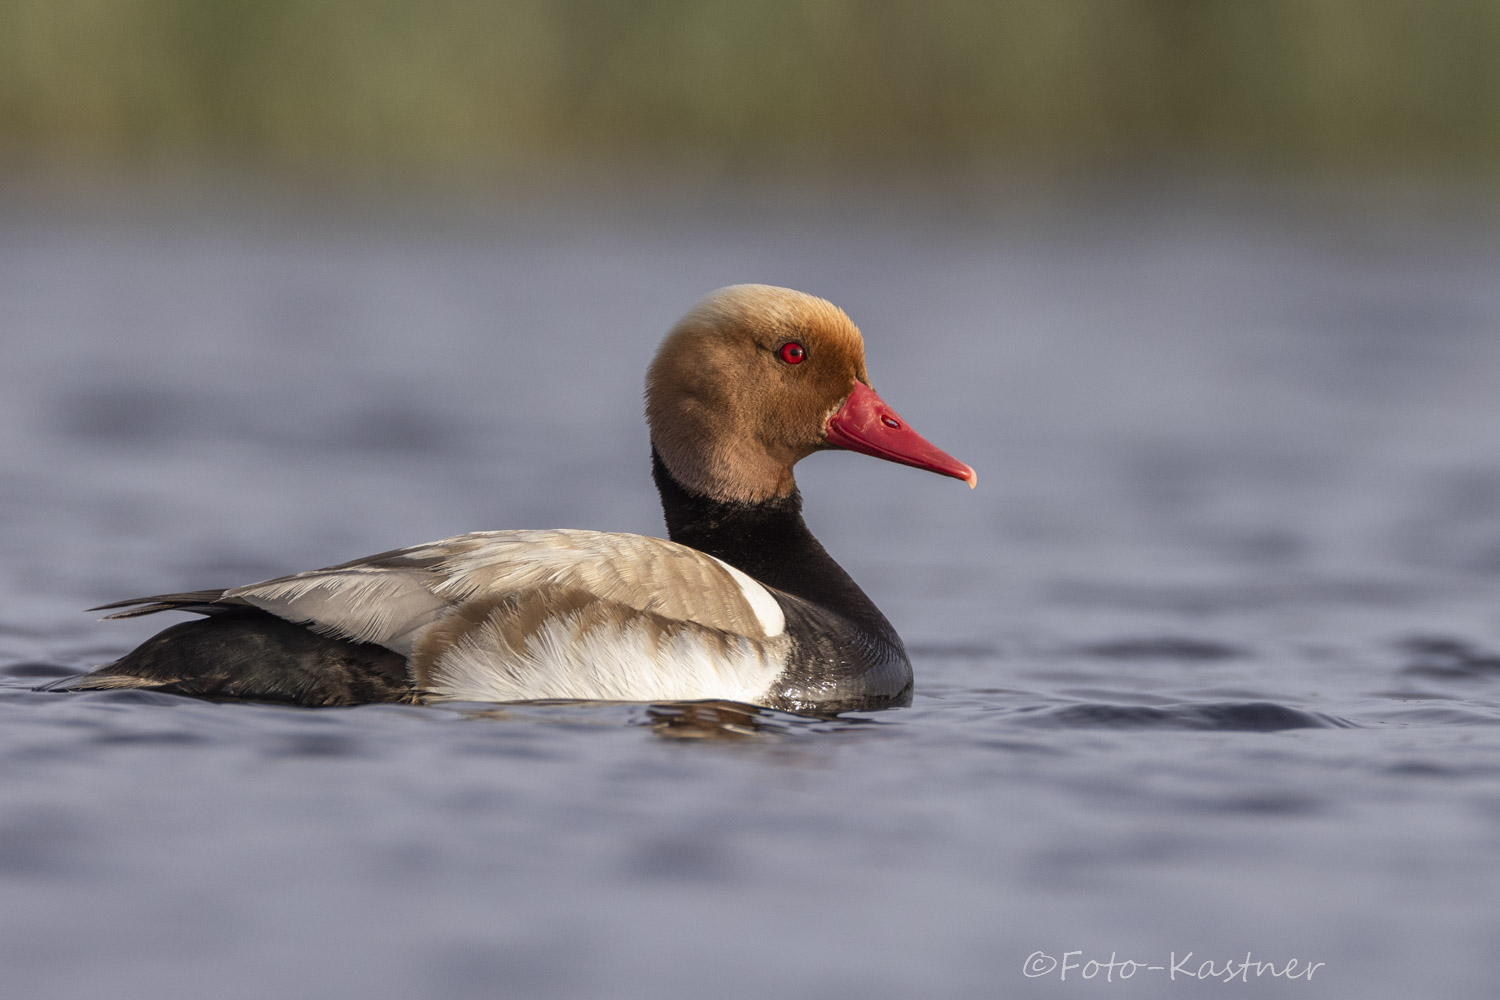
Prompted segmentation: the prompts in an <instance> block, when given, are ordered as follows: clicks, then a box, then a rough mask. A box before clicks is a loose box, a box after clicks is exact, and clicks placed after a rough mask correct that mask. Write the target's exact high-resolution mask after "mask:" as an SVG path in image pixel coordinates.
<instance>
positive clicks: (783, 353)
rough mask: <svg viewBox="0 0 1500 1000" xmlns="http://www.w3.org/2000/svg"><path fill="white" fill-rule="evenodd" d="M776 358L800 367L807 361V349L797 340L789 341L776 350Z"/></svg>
mask: <svg viewBox="0 0 1500 1000" xmlns="http://www.w3.org/2000/svg"><path fill="white" fill-rule="evenodd" d="M776 356H777V357H779V358H780V359H781V360H782V361H785V362H786V363H787V364H789V365H800V364H801V363H802V362H804V361H806V360H807V349H806V348H804V347H803V346H802V345H801V344H799V343H797V342H796V341H795V340H789V341H787V342H786V343H785V344H782V345H781V346H780V347H779V348H777V349H776Z"/></svg>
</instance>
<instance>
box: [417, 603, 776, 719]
mask: <svg viewBox="0 0 1500 1000" xmlns="http://www.w3.org/2000/svg"><path fill="white" fill-rule="evenodd" d="M653 631H654V630H653V629H652V628H651V626H649V625H647V624H646V623H640V624H637V623H627V624H625V625H622V626H620V627H618V628H611V629H601V628H580V627H579V622H578V620H577V618H576V617H574V616H563V617H559V618H556V619H553V620H552V621H549V622H547V623H546V624H545V625H543V626H542V627H541V628H540V629H539V630H537V632H535V633H533V634H532V636H531V637H530V638H529V639H528V640H527V642H526V646H525V648H524V649H521V650H515V649H512V648H511V647H510V646H509V645H508V644H507V643H505V642H504V640H503V639H501V638H500V637H499V636H498V635H496V634H495V633H494V632H492V631H490V630H489V629H487V628H483V627H480V628H476V629H474V630H473V631H471V632H469V633H467V634H466V635H464V636H463V638H461V639H460V640H459V641H458V642H456V643H454V644H453V645H452V646H451V647H449V648H448V650H447V651H445V652H444V653H443V654H442V655H441V656H440V657H438V659H437V662H435V663H434V664H433V666H432V669H431V671H430V674H429V677H428V679H427V684H426V691H427V693H428V697H429V698H431V699H433V700H438V701H533V700H537V699H554V698H555V699H580V700H585V701H697V700H701V699H706V698H714V699H724V700H727V701H741V702H749V703H752V704H754V703H757V702H761V701H764V700H765V698H766V696H767V693H768V691H769V689H770V687H771V684H772V682H773V681H775V680H776V678H777V676H778V675H779V674H780V673H781V671H782V667H783V665H784V664H783V662H782V661H783V659H784V656H785V649H784V646H785V643H784V642H782V643H771V644H765V645H763V644H761V643H757V642H754V641H752V640H750V639H748V638H745V637H743V636H740V637H736V638H735V639H733V640H732V641H731V643H730V648H729V649H728V650H727V651H720V650H719V649H717V648H714V647H716V646H717V645H718V643H717V642H715V640H714V639H713V638H712V637H710V636H707V635H705V634H702V633H700V632H698V631H696V630H692V629H689V630H685V631H683V632H681V633H680V634H678V635H676V636H674V637H672V638H667V639H663V640H662V641H660V644H658V640H657V637H656V636H654V635H653V634H652V632H653ZM768 646H769V648H768Z"/></svg>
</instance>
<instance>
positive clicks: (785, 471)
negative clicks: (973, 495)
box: [646, 285, 976, 502]
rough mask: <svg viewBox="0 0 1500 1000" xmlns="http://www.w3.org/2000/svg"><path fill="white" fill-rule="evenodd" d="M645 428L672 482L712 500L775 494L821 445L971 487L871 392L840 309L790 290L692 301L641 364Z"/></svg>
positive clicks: (861, 347) (753, 288)
mask: <svg viewBox="0 0 1500 1000" xmlns="http://www.w3.org/2000/svg"><path fill="white" fill-rule="evenodd" d="M646 421H647V423H649V424H650V426H651V444H652V447H654V448H655V449H656V451H657V454H659V455H660V456H661V460H662V462H663V463H664V464H665V465H666V467H667V471H668V472H670V473H671V474H672V477H673V478H674V479H676V480H677V481H678V482H679V483H681V484H682V485H683V486H684V487H686V488H687V489H689V490H692V491H693V492H695V493H701V494H703V495H705V496H710V497H713V498H715V499H718V500H732V501H745V502H756V501H761V500H768V499H771V498H774V497H780V496H785V495H787V494H789V493H790V492H791V491H792V490H793V489H794V488H795V483H794V481H793V479H792V466H793V465H795V464H797V462H798V461H799V460H801V459H803V458H805V457H807V456H808V455H810V454H812V453H813V452H815V451H819V450H821V449H824V448H847V449H849V450H851V451H858V452H863V453H864V454H866V455H874V456H875V457H876V458H884V459H887V460H889V461H892V462H900V463H902V464H903V465H912V466H915V467H917V468H919V469H927V470H929V471H931V472H936V473H939V474H941V475H944V476H952V477H954V478H955V479H962V480H964V481H965V482H967V483H968V484H969V485H970V486H973V485H974V484H975V482H976V476H975V473H974V470H973V469H971V468H970V467H969V466H967V465H965V464H964V463H962V462H960V461H958V460H957V459H956V458H954V457H953V456H951V455H949V454H947V453H946V452H944V451H940V450H939V449H938V448H936V447H934V446H933V445H931V444H929V443H928V442H927V441H926V440H925V439H924V438H923V437H922V436H921V435H920V434H918V433H917V432H916V431H913V430H912V429H911V428H910V427H908V426H907V425H906V421H904V420H902V419H901V418H900V417H899V416H897V415H896V412H895V411H894V410H892V409H891V408H890V407H889V406H887V405H886V404H885V402H884V401H883V400H882V399H881V398H880V397H879V396H877V395H876V394H875V390H874V389H872V388H870V378H869V375H868V374H866V372H865V344H864V338H862V337H861V336H860V334H859V328H858V327H856V326H855V325H854V323H853V322H851V321H850V319H849V317H848V316H846V315H845V314H844V311H843V310H842V309H840V308H838V307H837V306H835V305H834V304H833V303H831V302H828V301H826V300H824V299H820V298H817V297H816V296H812V295H807V294H805V293H803V292H795V291H792V290H791V289H789V288H776V287H774V286H771V285H730V286H729V287H727V288H721V289H719V290H718V291H716V292H710V293H709V294H708V295H706V296H704V297H703V298H702V299H701V300H699V301H698V303H697V304H696V305H694V306H693V308H692V309H691V310H689V311H688V314H687V315H686V316H684V317H683V318H682V319H681V320H680V321H679V322H678V324H677V325H676V326H675V327H673V328H672V331H671V332H670V333H668V334H667V338H666V340H664V341H662V345H661V348H660V349H659V350H658V351H657V352H656V358H655V360H653V361H652V362H651V368H650V370H649V371H648V372H647V374H646Z"/></svg>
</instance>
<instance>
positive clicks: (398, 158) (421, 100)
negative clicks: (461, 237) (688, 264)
mask: <svg viewBox="0 0 1500 1000" xmlns="http://www.w3.org/2000/svg"><path fill="white" fill-rule="evenodd" d="M1161 152H1167V153H1170V154H1182V155H1185V156H1190V157H1197V158H1205V159H1208V160H1211V161H1212V160H1223V161H1226V162H1235V163H1239V162H1250V163H1254V164H1264V165H1271V166H1278V167H1280V166H1292V167H1307V166H1312V167H1320V166H1333V167H1347V166H1351V165H1360V166H1364V165H1367V164H1370V163H1372V162H1374V163H1378V164H1385V165H1393V166H1397V167H1405V166H1415V167H1418V168H1423V167H1430V166H1434V165H1451V164H1457V165H1461V166H1464V167H1472V168H1478V169H1480V170H1483V171H1487V172H1494V171H1495V169H1496V168H1497V167H1500V0H1013V2H988V3H986V2H974V0H966V2H965V0H927V2H892V0H762V2H730V0H634V2H624V0H506V2H494V3H482V2H474V0H0V168H4V167H5V166H7V165H26V164H36V163H48V162H57V161H62V162H69V163H75V162H76V163H81V164H85V165H89V166H97V167H101V168H113V167H122V166H125V167H129V166H142V165H145V166H149V165H151V164H155V163H158V162H165V161H172V162H176V161H182V160H186V161H189V162H192V161H202V162H206V163H211V164H212V163H232V164H245V165H250V166H255V167H264V168H270V169H276V170H290V171H293V172H296V171H330V170H331V171H335V172H340V171H359V170H374V171H394V172H400V173H410V174H413V175H416V176H422V175H429V174H441V173H445V172H450V173H455V174H470V173H475V172H479V173H483V172H485V171H489V170H494V169H506V168H509V167H512V166H518V165H534V164H538V163H541V164H545V163H550V162H561V161H574V162H577V161H582V162H589V161H591V160H598V159H600V158H601V157H613V156H638V157H642V158H650V157H655V156H666V157H674V158H682V159H687V160H689V161H694V162H704V163H711V164H721V165H725V166H735V167H740V166H749V167H771V168H775V167H780V166H795V167H807V166H816V167H828V168H833V169H841V168H845V167H849V166H860V167H871V166H874V167H877V168H891V167H902V166H921V165H924V164H929V163H944V164H952V163H965V162H990V161H1021V162H1034V163H1040V164H1042V165H1049V164H1055V163H1069V164H1084V165H1100V164H1103V165H1108V164H1114V163H1121V162H1130V161H1131V160H1132V159H1133V158H1137V157H1141V156H1148V155H1156V154H1158V153H1161Z"/></svg>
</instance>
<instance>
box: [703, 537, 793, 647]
mask: <svg viewBox="0 0 1500 1000" xmlns="http://www.w3.org/2000/svg"><path fill="white" fill-rule="evenodd" d="M709 558H710V559H712V558H713V557H712V556H710V557H709ZM714 562H716V563H718V564H719V565H720V566H723V567H724V568H725V569H727V570H729V575H730V576H732V577H734V582H735V583H737V584H739V585H740V593H742V594H744V595H745V600H746V602H747V603H749V605H750V610H751V611H754V612H755V617H756V618H757V619H758V620H759V621H760V627H761V628H763V629H765V632H766V635H767V636H777V635H780V634H781V633H783V632H785V631H786V612H784V611H782V610H781V605H780V604H777V603H776V598H774V597H772V596H771V592H770V591H769V590H767V589H766V588H765V587H762V586H761V585H760V584H759V583H757V582H756V581H755V580H754V579H753V578H752V577H750V576H748V575H746V574H744V573H741V572H740V571H739V570H737V569H735V568H734V567H733V566H731V565H729V564H728V563H727V562H725V561H724V560H722V559H714Z"/></svg>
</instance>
